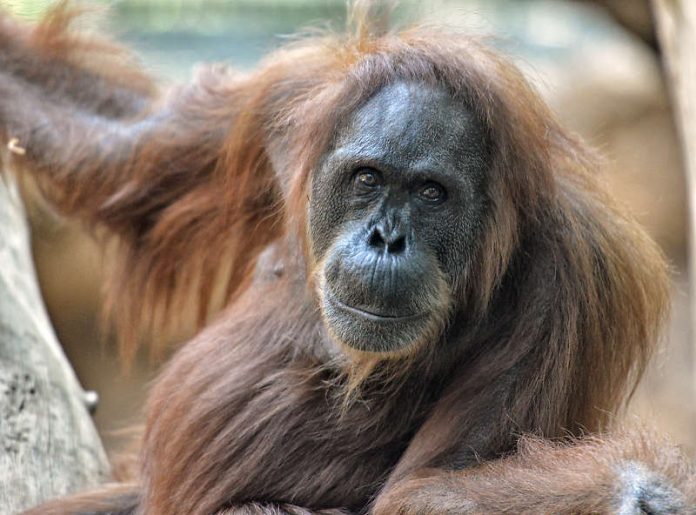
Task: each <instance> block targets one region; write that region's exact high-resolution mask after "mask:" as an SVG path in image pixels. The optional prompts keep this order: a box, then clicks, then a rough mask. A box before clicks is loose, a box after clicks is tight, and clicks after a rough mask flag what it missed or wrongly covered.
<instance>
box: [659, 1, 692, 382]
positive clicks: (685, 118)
mask: <svg viewBox="0 0 696 515" xmlns="http://www.w3.org/2000/svg"><path fill="white" fill-rule="evenodd" d="M653 11H654V13H655V19H656V21H657V33H658V38H659V41H660V46H661V48H662V54H663V56H664V61H665V68H666V70H667V75H668V78H669V86H670V90H671V92H672V102H673V105H674V117H675V119H676V120H677V126H678V129H679V133H680V135H681V140H682V150H683V153H684V163H685V166H686V184H687V189H688V201H689V222H690V230H689V276H690V281H691V338H692V341H696V1H695V0H653ZM694 356H695V357H696V353H694ZM693 370H694V378H695V381H694V388H695V391H696V361H694V366H693Z"/></svg>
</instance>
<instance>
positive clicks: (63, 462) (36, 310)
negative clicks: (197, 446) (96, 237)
mask: <svg viewBox="0 0 696 515" xmlns="http://www.w3.org/2000/svg"><path fill="white" fill-rule="evenodd" d="M18 150H21V149H10V151H18ZM0 156H1V154H0ZM88 402H89V398H88V396H86V394H85V392H83V390H82V388H81V387H80V385H79V383H78V381H77V378H76V377H75V374H74V372H73V370H72V368H71V367H70V364H69V363H68V361H67V359H66V357H65V355H64V354H63V351H62V349H61V347H60V345H59V343H58V340H57V339H56V336H55V334H54V332H53V329H52V327H51V324H50V322H49V319H48V316H47V314H46V310H45V307H44V304H43V301H42V299H41V294H40V291H39V287H38V283H37V279H36V275H35V271H34V267H33V262H32V259H31V253H30V243H29V230H28V226H27V222H26V219H25V215H24V209H23V206H22V202H21V200H20V197H19V194H18V191H17V184H16V182H15V181H14V180H13V179H12V176H11V175H10V174H7V173H5V174H3V173H2V163H1V162H0V513H2V514H14V513H18V512H20V511H22V510H23V509H26V508H29V507H32V506H35V505H36V504H38V503H40V502H42V501H44V500H47V499H49V498H53V497H57V496H60V495H64V494H67V493H71V492H75V491H77V490H80V489H84V488H85V487H88V486H91V485H95V484H97V483H100V482H103V481H104V480H105V479H106V478H107V476H108V474H109V465H108V461H107V458H106V454H105V452H104V449H103V447H102V444H101V442H100V440H99V436H98V435H97V432H96V430H95V428H94V425H93V423H92V420H91V417H90V414H89V413H88V410H87V404H88Z"/></svg>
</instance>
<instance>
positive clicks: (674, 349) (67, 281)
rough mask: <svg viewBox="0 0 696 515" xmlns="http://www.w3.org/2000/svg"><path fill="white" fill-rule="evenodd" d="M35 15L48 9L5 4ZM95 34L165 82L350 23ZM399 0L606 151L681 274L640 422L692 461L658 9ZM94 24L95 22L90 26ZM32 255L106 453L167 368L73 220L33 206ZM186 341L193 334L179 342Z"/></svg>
mask: <svg viewBox="0 0 696 515" xmlns="http://www.w3.org/2000/svg"><path fill="white" fill-rule="evenodd" d="M5 3H6V4H9V6H10V9H11V10H13V11H14V12H16V13H18V14H20V15H23V16H26V17H29V18H36V17H38V16H40V13H41V12H42V11H43V10H44V9H45V8H46V6H47V5H48V4H49V3H50V2H47V1H45V0H14V1H12V0H11V1H9V2H5ZM94 3H97V4H107V3H108V5H109V6H110V9H109V11H108V13H107V15H106V16H104V15H103V14H102V19H101V20H100V24H99V26H103V27H105V28H106V29H107V30H108V31H109V32H110V33H112V34H115V35H116V37H117V38H118V39H119V40H121V41H124V42H126V43H127V44H128V45H129V46H131V47H132V48H134V49H135V50H136V52H137V53H138V55H139V56H140V59H141V60H142V63H143V65H144V66H145V67H146V68H147V69H148V70H149V71H151V72H152V74H153V75H155V76H157V77H159V78H161V81H162V83H163V84H164V85H166V84H167V83H172V82H176V81H180V80H186V79H187V78H188V77H189V75H190V72H191V69H192V67H193V66H194V65H195V64H196V63H199V62H210V61H224V62H228V63H230V64H232V65H233V66H235V67H238V68H241V69H245V68H250V67H253V66H254V64H255V63H256V62H257V61H258V60H259V59H260V58H261V57H262V56H263V55H264V54H265V53H267V52H268V51H270V50H272V49H273V48H274V47H277V46H278V45H280V44H282V42H283V40H284V39H285V38H286V37H287V36H288V35H290V34H293V33H295V32H297V31H301V30H303V29H305V28H307V27H311V26H317V25H319V26H326V25H327V24H328V25H330V26H333V27H336V28H339V29H340V28H341V27H342V26H343V25H344V23H345V2H344V1H343V0H121V1H112V2H99V1H96V0H94ZM426 3H427V7H423V6H422V5H418V4H416V3H414V2H403V3H402V7H400V8H399V11H398V12H397V17H398V18H402V19H409V18H411V17H413V16H414V15H420V16H421V17H423V16H425V17H426V18H428V19H436V20H437V19H439V20H443V21H447V22H448V23H454V24H457V25H461V26H464V27H467V28H468V29H470V30H471V31H472V32H475V33H482V34H489V35H493V36H494V40H493V44H495V45H496V46H498V47H499V48H500V50H501V51H503V52H504V53H506V54H507V55H509V56H510V57H511V58H512V59H513V60H515V61H516V62H517V63H518V64H519V66H520V67H521V68H522V69H523V70H524V71H525V73H526V74H527V76H528V77H529V79H530V80H531V81H532V82H533V83H534V84H535V85H536V86H537V87H538V88H539V89H540V91H541V92H542V95H543V96H544V98H545V99H546V100H547V102H548V103H549V104H550V105H551V106H552V107H553V109H554V110H555V112H556V113H557V115H558V117H559V118H560V119H561V120H562V121H563V122H564V123H565V124H566V125H567V126H568V127H570V128H571V129H572V130H574V131H576V132H578V133H580V134H581V135H582V136H583V137H584V138H585V139H586V140H587V141H588V142H589V143H590V144H591V145H593V146H595V147H597V148H599V149H600V150H601V152H602V153H603V154H604V155H605V156H606V159H607V164H606V170H605V173H606V180H607V181H608V183H609V185H610V188H611V190H612V191H613V193H614V194H615V195H616V196H617V197H619V198H620V199H621V200H622V201H624V203H626V204H628V205H629V206H630V207H631V208H632V210H633V212H634V213H635V215H636V216H637V217H638V218H639V220H640V221H641V222H642V223H643V224H644V225H645V226H646V227H647V229H648V230H649V232H650V233H651V234H652V235H653V237H654V238H655V239H656V240H657V241H658V242H659V244H660V245H661V246H662V248H663V249H664V251H665V253H666V254H667V256H668V257H669V260H670V262H671V263H672V266H673V288H672V297H673V312H672V317H671V320H670V323H669V325H668V326H667V327H666V330H665V336H664V344H663V346H662V349H661V352H660V354H659V355H658V356H657V358H656V359H655V360H654V362H653V365H652V367H651V369H650V370H649V372H648V374H647V376H646V377H645V379H644V380H643V382H642V384H641V386H640V387H639V390H638V392H637V394H636V396H635V397H634V399H633V401H632V404H631V407H630V413H631V415H632V416H638V417H640V418H641V419H642V420H645V421H647V422H648V423H650V424H652V425H654V426H656V427H657V428H658V429H659V430H661V431H664V432H667V433H669V434H670V435H671V436H672V438H673V439H674V440H676V441H677V442H679V443H681V444H682V445H684V447H685V448H686V449H687V450H688V451H689V452H691V453H692V454H694V455H696V386H695V385H696V380H695V379H694V363H695V360H694V356H693V353H694V352H696V351H695V349H696V345H694V344H693V343H692V338H691V335H690V328H689V309H688V293H689V290H688V282H687V275H686V224H687V215H686V188H685V181H684V173H683V169H682V162H681V157H680V148H679V141H678V137H677V134H676V131H675V126H674V120H673V115H672V112H671V107H670V99H669V96H668V92H667V89H666V85H665V81H664V76H663V71H662V69H661V64H660V63H661V61H660V50H659V47H658V44H657V42H656V37H655V26H654V20H653V17H652V14H651V11H650V6H649V2H648V0H597V1H589V0H588V1H569V0H568V1H566V0H496V1H493V0H479V1H474V0H471V1H468V0H439V1H433V2H426ZM85 23H86V25H87V26H90V27H92V28H94V27H95V26H96V25H95V23H94V21H93V20H88V21H87V22H85ZM30 212H31V219H32V224H33V235H34V236H33V237H34V252H35V259H36V263H37V267H38V272H39V277H40V281H41V286H42V288H43V293H44V296H45V299H46V302H47V304H48V309H49V312H50V315H51V317H52V320H53V323H54V325H55V328H56V331H57V333H58V337H59V340H60V341H61V342H62V343H63V345H64V347H65V350H66V353H67V354H68V357H69V358H70V360H71V361H72V363H73V364H74V366H75V368H76V371H77V373H78V376H79V377H80V379H81V381H82V383H83V385H84V387H85V388H86V389H90V390H96V391H97V392H98V393H99V396H100V399H101V400H100V404H99V407H98V410H97V413H96V416H95V418H96V422H97V426H98V428H99V431H100V432H101V434H102V437H103V440H104V442H105V445H106V447H107V450H108V451H109V452H111V453H115V452H118V451H119V450H121V449H122V448H123V446H124V445H126V444H127V442H128V440H129V438H128V435H129V433H130V431H129V428H131V427H133V426H137V425H138V424H139V422H140V421H141V417H142V406H143V402H144V398H145V392H146V389H147V384H148V381H150V380H151V379H152V378H153V377H154V375H155V373H156V370H157V367H158V366H159V365H160V364H161V361H162V360H161V359H153V358H152V357H151V356H149V355H148V353H147V352H142V353H141V354H142V355H141V356H139V357H138V359H137V360H136V361H135V363H134V364H133V365H132V366H131V367H130V369H129V370H125V369H124V368H123V367H122V366H121V365H120V363H119V361H118V359H117V355H116V349H115V347H114V345H113V342H112V339H111V338H110V337H109V335H108V334H107V335H105V334H103V333H102V332H100V329H99V314H100V304H101V296H100V285H101V282H102V269H103V265H102V263H103V257H104V256H103V250H102V249H100V248H99V246H98V245H96V244H95V243H94V242H93V241H92V240H91V239H90V237H89V236H88V235H87V234H86V233H85V232H84V231H83V230H82V229H81V228H80V227H79V226H77V225H74V224H70V223H68V222H66V221H64V220H60V219H59V218H57V217H56V216H54V215H53V214H52V213H51V212H50V211H49V210H48V209H46V208H45V206H39V205H36V204H32V206H31V209H30ZM181 336H182V338H183V337H184V336H185V335H181Z"/></svg>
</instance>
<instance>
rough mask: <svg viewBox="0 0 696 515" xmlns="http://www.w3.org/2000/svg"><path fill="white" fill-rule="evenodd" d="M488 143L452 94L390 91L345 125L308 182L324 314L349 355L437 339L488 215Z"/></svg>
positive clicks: (404, 86) (417, 87)
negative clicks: (310, 188) (353, 350)
mask: <svg viewBox="0 0 696 515" xmlns="http://www.w3.org/2000/svg"><path fill="white" fill-rule="evenodd" d="M489 150H490V149H489V144H488V143H487V138H486V135H485V130H484V128H483V126H482V124H481V123H480V122H479V121H478V120H477V119H476V117H475V116H474V115H473V113H472V112H471V111H470V110H469V109H468V108H467V107H466V106H465V105H464V104H463V103H462V102H459V101H456V100H455V99H453V98H451V97H450V96H449V95H448V93H447V92H445V91H444V90H441V89H437V88H434V87H431V86H427V85H424V84H417V83H406V82H399V83H395V84H392V85H389V86H386V87H384V88H383V89H382V90H380V91H379V92H378V93H377V94H376V95H374V96H373V97H372V98H371V99H370V100H369V101H367V102H366V103H365V104H364V105H363V106H362V107H361V108H359V109H358V110H356V111H355V112H354V113H353V114H352V115H351V117H350V118H349V119H348V120H346V123H345V125H343V127H342V129H341V130H340V131H339V132H338V134H337V138H336V140H335V144H334V145H333V147H332V149H331V150H330V152H329V153H328V154H327V155H326V156H325V158H324V159H323V160H322V162H321V164H320V166H319V168H318V170H317V171H316V172H315V174H314V176H313V181H312V190H311V199H310V205H309V229H310V238H311V241H312V252H313V257H314V259H315V260H316V262H317V263H318V266H319V268H318V275H319V277H318V284H319V294H320V303H321V310H322V313H323V316H324V320H325V323H326V324H327V327H328V329H329V332H330V333H331V334H332V336H333V337H334V339H336V340H337V341H338V342H339V343H341V344H343V345H346V346H348V347H350V348H353V349H356V350H361V351H367V352H380V353H397V354H400V353H405V352H408V350H409V349H410V348H412V347H413V346H414V345H415V344H417V343H419V342H423V341H426V340H429V339H432V338H437V336H438V334H439V333H440V332H441V330H442V327H443V325H444V323H445V322H446V321H447V317H448V314H449V312H450V310H451V309H452V308H453V305H452V304H453V300H452V286H453V284H455V283H456V282H457V281H459V280H461V279H462V275H463V274H464V272H465V270H466V268H467V263H468V260H469V259H470V258H471V255H472V253H473V249H474V246H475V241H476V238H477V236H478V234H479V229H480V227H481V225H482V222H483V219H484V216H485V206H486V202H485V193H484V190H485V178H486V171H487V168H488V166H489V157H488V156H489V155H490V151H489Z"/></svg>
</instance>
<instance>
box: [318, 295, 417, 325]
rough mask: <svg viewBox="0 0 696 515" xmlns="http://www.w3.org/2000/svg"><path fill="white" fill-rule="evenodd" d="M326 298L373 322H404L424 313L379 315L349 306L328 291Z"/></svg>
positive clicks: (338, 306) (341, 307) (340, 307)
mask: <svg viewBox="0 0 696 515" xmlns="http://www.w3.org/2000/svg"><path fill="white" fill-rule="evenodd" d="M326 298H327V300H328V301H329V303H331V304H332V305H333V306H334V307H335V308H338V309H340V310H343V311H347V312H349V313H351V314H353V315H357V316H359V317H362V318H367V319H368V320H372V321H373V322H405V321H409V320H415V319H417V318H422V317H423V316H424V313H417V314H414V315H411V314H409V315H381V314H379V313H373V312H371V311H366V310H364V309H361V308H356V307H353V306H349V305H348V304H345V303H343V302H341V301H340V300H338V299H337V298H336V297H334V296H333V295H331V294H330V293H328V292H327V295H326Z"/></svg>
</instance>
